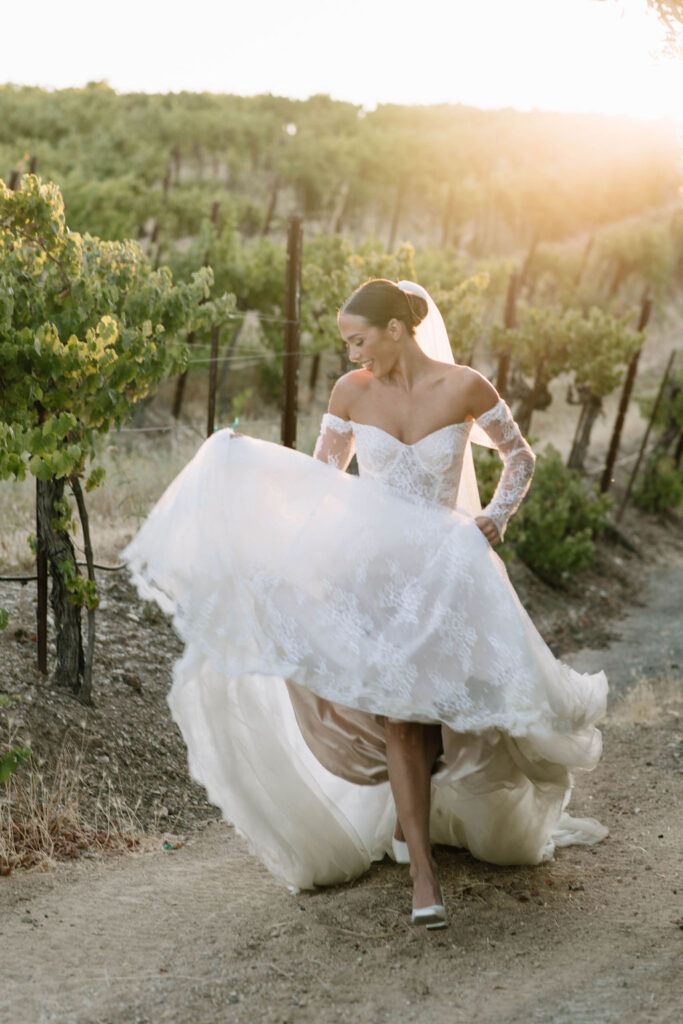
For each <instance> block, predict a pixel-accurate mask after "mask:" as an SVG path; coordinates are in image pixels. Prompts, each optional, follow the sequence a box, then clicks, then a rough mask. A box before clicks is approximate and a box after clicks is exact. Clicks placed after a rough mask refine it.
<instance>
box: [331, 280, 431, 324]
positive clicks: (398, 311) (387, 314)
mask: <svg viewBox="0 0 683 1024" xmlns="http://www.w3.org/2000/svg"><path fill="white" fill-rule="evenodd" d="M343 313H350V314H352V315H353V316H362V317H364V319H365V320H367V321H368V323H369V324H371V325H372V327H382V328H384V327H386V326H387V324H388V323H389V321H390V320H393V319H396V320H401V321H402V322H403V323H404V324H405V325H406V327H407V329H408V331H409V333H410V334H412V335H414V334H415V328H416V327H417V325H418V324H421V323H422V321H423V320H424V318H425V317H426V316H427V302H426V300H425V299H423V298H422V296H421V295H412V294H409V293H408V292H404V291H402V290H401V289H400V288H399V287H398V285H395V284H394V282H393V281H387V280H386V278H383V277H378V278H372V279H371V280H370V281H366V282H365V284H362V285H361V286H360V288H356V290H355V292H354V293H353V295H351V296H350V297H349V298H348V299H347V300H346V302H345V303H344V305H343V306H342V308H341V309H340V310H339V315H340V316H341V315H342V314H343Z"/></svg>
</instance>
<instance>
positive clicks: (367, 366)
mask: <svg viewBox="0 0 683 1024" xmlns="http://www.w3.org/2000/svg"><path fill="white" fill-rule="evenodd" d="M372 363H373V360H372V359H366V360H365V361H364V362H363V363H361V366H362V367H363V369H364V370H371V369H372Z"/></svg>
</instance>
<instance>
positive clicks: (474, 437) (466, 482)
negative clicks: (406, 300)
mask: <svg viewBox="0 0 683 1024" xmlns="http://www.w3.org/2000/svg"><path fill="white" fill-rule="evenodd" d="M397 287H399V288H400V289H401V291H402V292H408V293H409V294H410V295H421V296H422V298H423V299H424V300H425V302H426V303H427V310H428V312H427V316H426V317H425V318H424V320H423V321H422V323H421V324H418V326H417V328H416V330H415V340H416V341H417V343H418V345H419V346H420V348H421V349H422V351H423V352H424V353H425V355H427V356H429V358H430V359H435V360H436V361H437V362H439V363H450V364H451V366H455V359H454V358H453V352H452V350H451V343H450V341H449V340H448V332H447V331H446V325H445V323H444V322H443V317H442V316H441V313H440V311H439V307H438V306H437V304H436V303H435V302H434V299H433V298H432V297H431V295H430V294H429V292H428V291H427V290H426V289H425V288H423V287H422V285H420V284H416V283H415V281H399V282H398V284H397ZM473 443H474V444H481V445H485V446H486V447H487V448H495V445H494V444H493V442H492V441H491V440H490V438H489V437H488V435H487V434H486V433H485V431H483V430H482V429H481V427H480V426H479V425H478V424H477V423H476V422H474V423H473V424H472V430H471V431H470V435H469V439H468V441H467V446H466V448H465V454H464V456H463V463H462V473H461V475H460V486H459V487H458V497H457V501H456V506H457V507H458V508H459V509H462V511H464V512H467V513H469V515H471V516H478V515H479V513H480V512H481V501H480V500H479V488H478V487H477V477H476V474H475V472H474V459H473V458H472V444H473Z"/></svg>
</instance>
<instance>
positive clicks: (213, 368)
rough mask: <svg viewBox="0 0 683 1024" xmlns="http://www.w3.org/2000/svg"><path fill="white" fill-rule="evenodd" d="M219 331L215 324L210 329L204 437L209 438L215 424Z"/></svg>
mask: <svg viewBox="0 0 683 1024" xmlns="http://www.w3.org/2000/svg"><path fill="white" fill-rule="evenodd" d="M220 333H221V329H220V327H218V326H217V325H216V324H214V326H213V327H212V328H211V362H210V363H209V408H208V415H207V421H206V436H207V437H211V435H212V434H213V431H214V426H215V422H216V382H217V380H218V338H219V336H220Z"/></svg>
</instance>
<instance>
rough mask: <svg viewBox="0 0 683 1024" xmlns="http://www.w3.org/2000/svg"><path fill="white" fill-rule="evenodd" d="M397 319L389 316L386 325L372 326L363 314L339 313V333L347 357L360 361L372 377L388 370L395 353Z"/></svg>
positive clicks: (393, 360) (393, 361)
mask: <svg viewBox="0 0 683 1024" xmlns="http://www.w3.org/2000/svg"><path fill="white" fill-rule="evenodd" d="M396 324H397V321H395V320H390V321H389V323H388V324H387V326H386V327H373V326H372V325H371V324H369V323H368V321H367V320H366V319H365V317H364V316H356V315H354V314H353V313H342V315H341V316H340V317H339V333H340V334H341V336H342V338H343V340H344V342H345V344H346V346H347V349H348V356H349V360H350V361H351V362H352V363H360V365H361V366H362V367H363V369H365V370H369V371H370V373H372V374H374V375H375V377H382V376H384V375H385V374H387V373H388V372H389V371H390V370H391V368H392V367H393V365H394V363H395V362H396V357H397V356H398V345H397V338H396V336H395V335H396V330H395V329H393V330H392V327H393V326H394V325H396Z"/></svg>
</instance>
